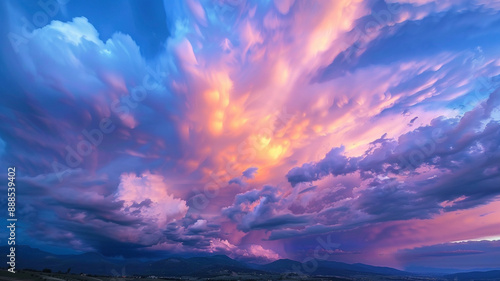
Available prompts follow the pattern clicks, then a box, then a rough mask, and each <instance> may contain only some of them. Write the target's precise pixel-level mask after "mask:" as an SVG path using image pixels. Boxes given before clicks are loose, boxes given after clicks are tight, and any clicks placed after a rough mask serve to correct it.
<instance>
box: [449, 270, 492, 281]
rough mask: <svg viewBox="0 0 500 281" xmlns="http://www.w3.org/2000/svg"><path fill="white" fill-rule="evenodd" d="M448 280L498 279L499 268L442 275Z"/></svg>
mask: <svg viewBox="0 0 500 281" xmlns="http://www.w3.org/2000/svg"><path fill="white" fill-rule="evenodd" d="M444 277H445V278H446V279H448V280H457V281H460V280H500V270H491V271H473V272H464V273H455V274H449V275H445V276H444Z"/></svg>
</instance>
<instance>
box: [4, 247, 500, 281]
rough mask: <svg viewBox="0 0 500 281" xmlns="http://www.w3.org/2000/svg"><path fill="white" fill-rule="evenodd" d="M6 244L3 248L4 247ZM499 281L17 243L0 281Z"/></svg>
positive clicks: (495, 275) (491, 275) (499, 275)
mask: <svg viewBox="0 0 500 281" xmlns="http://www.w3.org/2000/svg"><path fill="white" fill-rule="evenodd" d="M1 248H2V247H0V251H1V250H2V249H1ZM136 279H151V280H153V279H155V280H318V281H319V280H443V281H444V280H457V281H458V280H476V281H478V280H483V281H486V280H499V281H500V270H495V271H487V272H466V273H456V274H450V275H439V274H434V275H432V276H431V275H426V276H423V275H419V274H415V273H410V272H405V271H400V270H397V269H393V268H389V267H377V266H370V265H365V264H347V263H342V262H333V261H315V266H314V268H311V267H310V265H305V264H302V263H300V262H297V261H293V260H288V259H281V260H277V261H274V262H271V263H268V264H253V263H248V262H243V261H238V260H234V259H231V258H229V257H227V256H224V255H215V256H209V257H191V258H182V257H170V258H166V259H161V260H155V261H141V260H133V259H127V260H117V259H111V258H107V257H104V256H102V255H100V254H97V253H85V254H81V255H55V254H51V253H47V252H43V251H40V250H38V249H33V248H30V247H28V246H18V247H17V249H16V273H14V274H13V273H10V272H8V271H7V270H6V268H4V269H3V270H1V271H0V280H52V281H61V280H81V281H85V280H94V281H99V280H102V281H108V280H115V281H118V280H136Z"/></svg>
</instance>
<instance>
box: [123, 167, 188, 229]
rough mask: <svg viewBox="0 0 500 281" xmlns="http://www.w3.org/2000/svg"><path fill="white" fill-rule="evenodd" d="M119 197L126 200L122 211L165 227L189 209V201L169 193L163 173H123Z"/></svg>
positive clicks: (159, 226)
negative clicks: (139, 174)
mask: <svg viewBox="0 0 500 281" xmlns="http://www.w3.org/2000/svg"><path fill="white" fill-rule="evenodd" d="M115 197H116V200H117V201H123V209H122V210H123V212H124V213H126V214H130V215H133V216H136V217H138V218H140V219H141V220H142V221H151V222H156V223H157V225H158V228H163V227H165V226H166V224H167V223H168V222H169V221H172V220H175V219H179V218H182V217H184V216H185V215H186V213H187V211H188V206H187V205H186V201H184V200H181V199H178V198H174V197H173V195H171V194H168V186H167V185H166V184H165V183H164V180H163V178H162V177H161V176H158V175H153V174H149V173H147V174H143V175H141V176H140V177H137V176H135V175H132V174H124V175H122V176H121V183H120V185H119V186H118V189H117V192H116V195H115Z"/></svg>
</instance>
